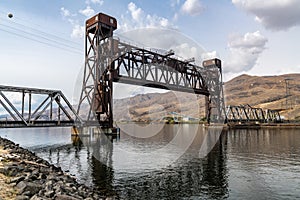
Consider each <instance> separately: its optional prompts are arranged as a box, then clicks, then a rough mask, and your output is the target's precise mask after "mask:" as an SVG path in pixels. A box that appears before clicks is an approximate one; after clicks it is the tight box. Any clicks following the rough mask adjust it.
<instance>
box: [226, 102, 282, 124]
mask: <svg viewBox="0 0 300 200" xmlns="http://www.w3.org/2000/svg"><path fill="white" fill-rule="evenodd" d="M226 117H227V121H228V122H251V121H254V122H261V123H267V122H279V121H281V118H280V114H279V111H277V110H270V109H265V110H264V109H262V108H253V107H251V106H250V105H240V106H227V108H226Z"/></svg>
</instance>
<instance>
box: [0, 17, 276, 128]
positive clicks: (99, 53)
mask: <svg viewBox="0 0 300 200" xmlns="http://www.w3.org/2000/svg"><path fill="white" fill-rule="evenodd" d="M116 29H117V20H116V19H115V18H113V17H110V16H108V15H105V14H102V13H99V14H97V15H95V16H94V17H92V18H90V19H88V20H87V21H86V35H85V69H84V75H83V81H82V89H81V94H80V99H79V102H78V106H77V110H75V109H74V108H73V107H72V105H71V104H70V103H69V102H68V100H67V99H66V97H65V96H64V95H63V93H62V92H61V91H57V90H44V89H33V88H24V87H10V86H0V128H9V127H51V126H88V125H98V126H99V125H100V126H101V127H102V128H105V129H107V128H108V129H112V128H113V83H114V82H118V83H125V84H132V85H140V86H145V87H152V88H160V89H167V90H174V91H181V92H188V93H194V94H199V95H204V96H205V99H206V104H205V108H206V118H207V121H208V123H210V122H214V123H224V122H241V121H242V122H243V121H259V122H269V121H276V119H280V115H279V112H277V111H272V110H267V111H263V110H262V109H259V108H252V107H251V106H249V105H246V106H229V107H227V110H226V111H225V104H224V94H223V80H222V67H221V61H220V60H219V59H216V58H215V59H211V60H206V61H204V62H203V63H202V66H197V65H195V64H192V63H191V60H182V59H179V58H178V57H176V56H175V52H174V51H172V50H169V51H166V52H164V53H158V52H155V51H152V50H149V49H144V48H140V47H137V46H133V45H130V44H127V43H124V42H121V41H120V40H119V39H116V38H114V37H113V32H114V30H116ZM16 99H17V101H15V100H16ZM195 103H196V102H195ZM3 113H4V114H3Z"/></svg>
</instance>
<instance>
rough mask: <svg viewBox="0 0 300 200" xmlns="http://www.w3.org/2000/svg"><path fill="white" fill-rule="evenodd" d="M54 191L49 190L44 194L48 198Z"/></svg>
mask: <svg viewBox="0 0 300 200" xmlns="http://www.w3.org/2000/svg"><path fill="white" fill-rule="evenodd" d="M54 194H55V192H54V191H53V190H50V191H48V192H45V196H46V197H49V198H52V197H53V196H54Z"/></svg>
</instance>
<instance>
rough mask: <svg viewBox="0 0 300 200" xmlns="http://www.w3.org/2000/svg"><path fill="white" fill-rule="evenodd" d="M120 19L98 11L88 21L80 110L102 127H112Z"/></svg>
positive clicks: (89, 120) (89, 119)
mask: <svg viewBox="0 0 300 200" xmlns="http://www.w3.org/2000/svg"><path fill="white" fill-rule="evenodd" d="M116 29H117V20H116V19H115V18H113V17H110V16H108V15H105V14H102V13H99V14H98V15H96V16H94V17H92V18H90V19H88V20H87V21H86V33H85V69H84V77H83V82H82V90H81V95H80V100H79V104H78V109H77V113H78V114H79V115H80V116H81V117H82V118H83V119H84V120H85V121H86V123H87V124H88V123H89V122H96V121H97V122H98V123H99V125H100V126H101V127H107V128H112V127H113V105H112V92H113V91H112V81H113V80H112V77H111V76H110V75H109V74H110V72H109V68H111V67H109V66H110V65H111V62H112V60H110V58H111V57H112V56H111V55H113V48H110V47H111V45H113V39H112V36H113V31H114V30H116Z"/></svg>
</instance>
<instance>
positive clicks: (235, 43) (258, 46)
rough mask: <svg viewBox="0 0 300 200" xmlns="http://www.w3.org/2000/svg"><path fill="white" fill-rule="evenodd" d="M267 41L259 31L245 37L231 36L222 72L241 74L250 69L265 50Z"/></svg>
mask: <svg viewBox="0 0 300 200" xmlns="http://www.w3.org/2000/svg"><path fill="white" fill-rule="evenodd" d="M267 42H268V39H267V38H266V37H264V36H263V35H261V34H260V32H259V31H256V32H253V33H246V34H245V35H243V36H241V35H233V36H231V37H230V41H229V44H228V47H229V50H230V56H229V60H228V61H227V62H225V63H224V72H225V73H226V72H231V73H235V72H243V71H249V70H250V69H252V68H253V67H254V66H255V64H256V62H257V59H258V58H259V56H260V54H261V53H262V52H263V51H264V50H265V46H266V43H267Z"/></svg>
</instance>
